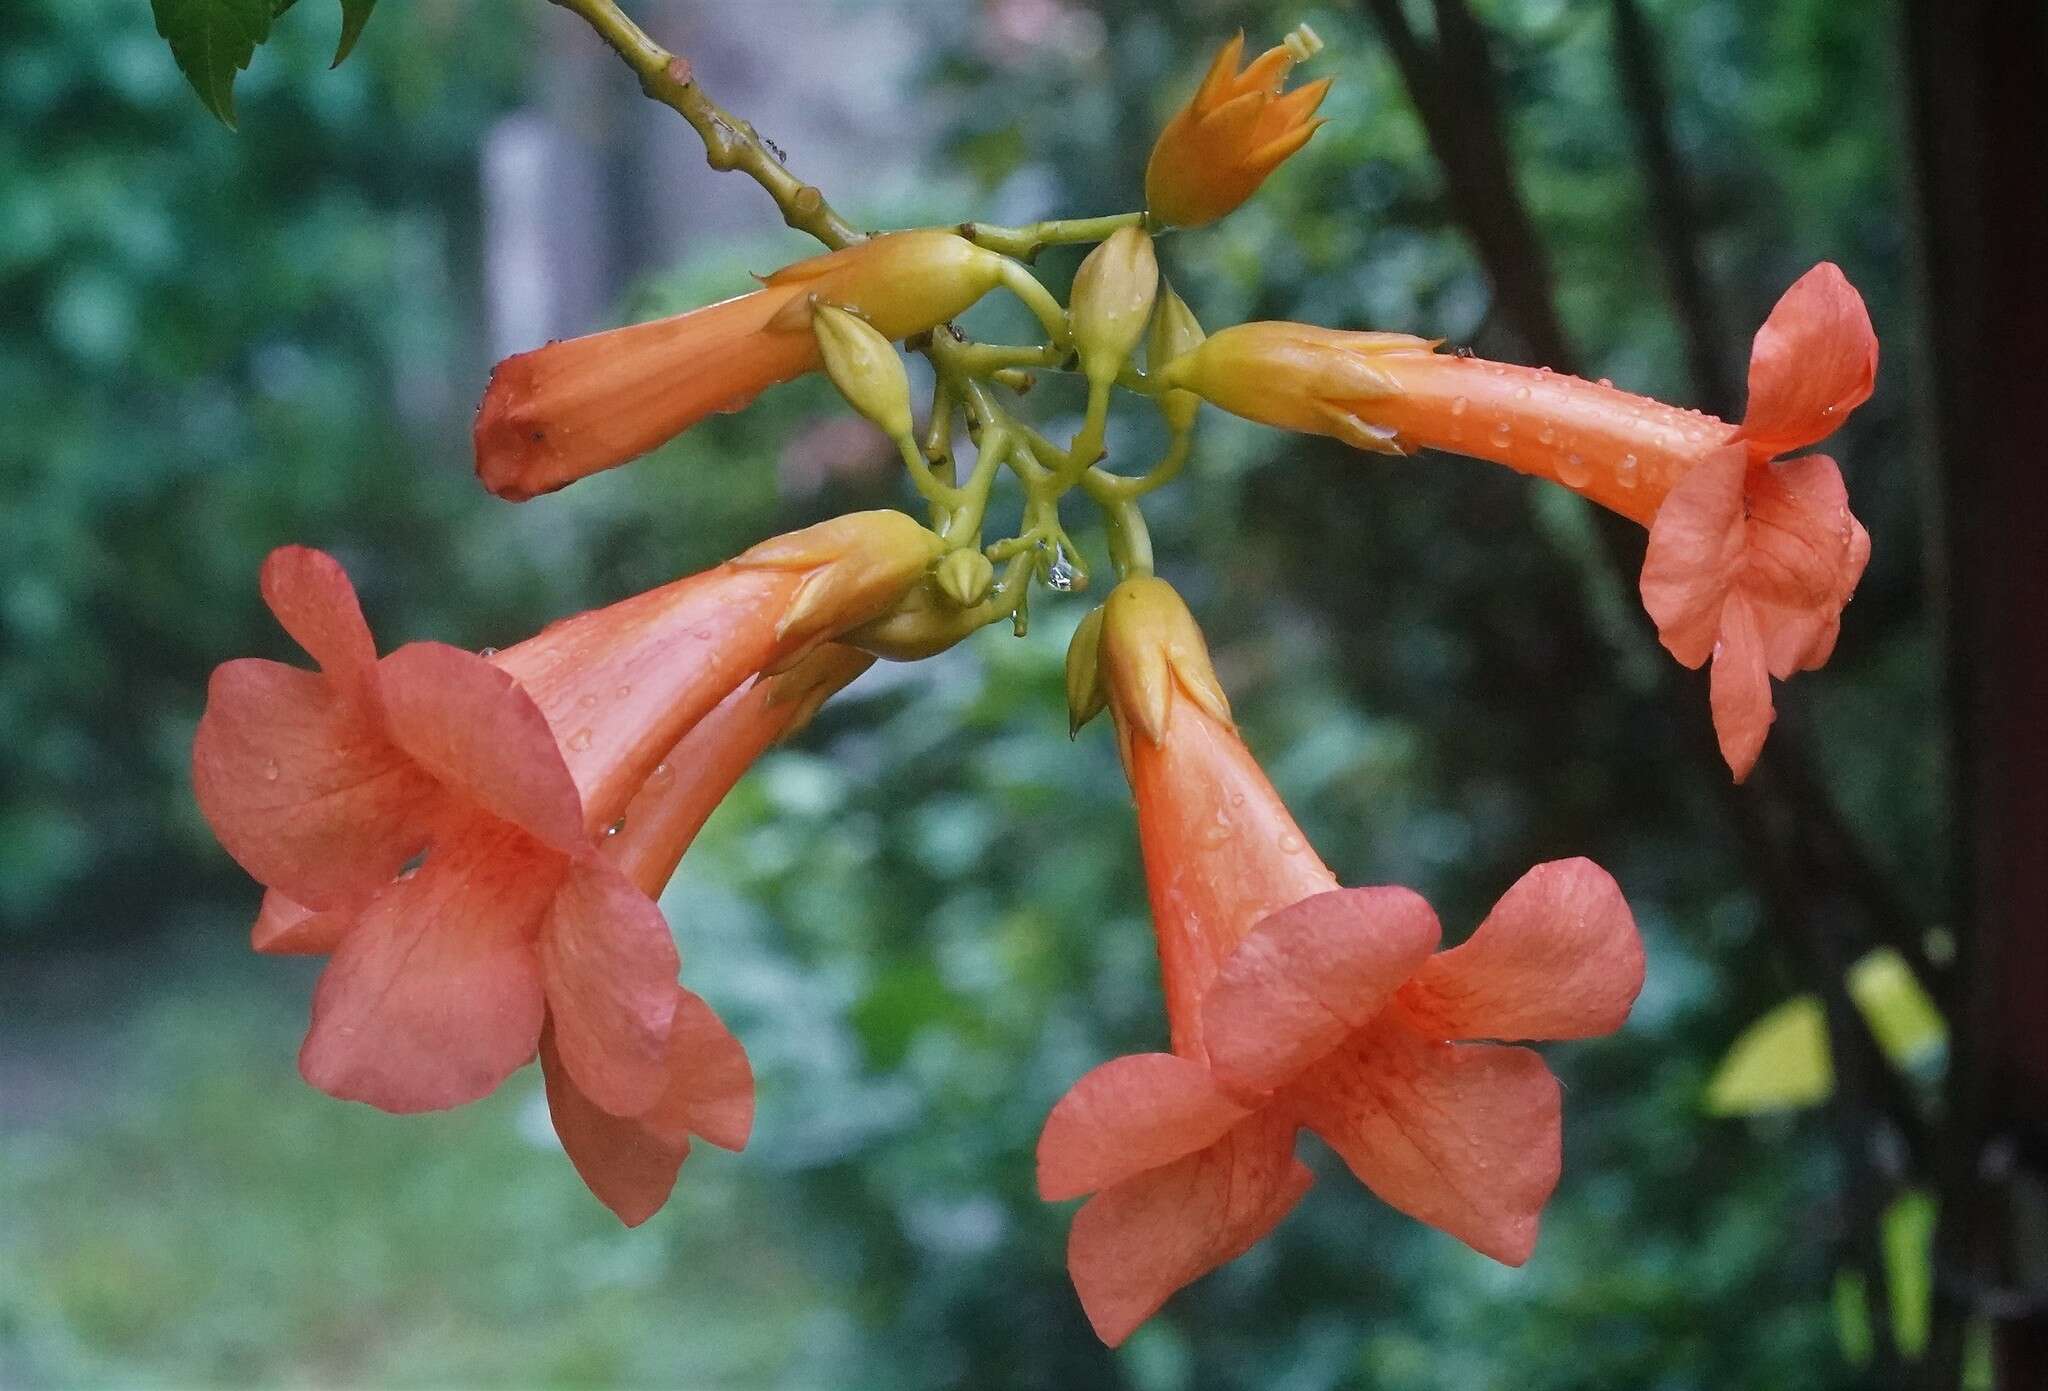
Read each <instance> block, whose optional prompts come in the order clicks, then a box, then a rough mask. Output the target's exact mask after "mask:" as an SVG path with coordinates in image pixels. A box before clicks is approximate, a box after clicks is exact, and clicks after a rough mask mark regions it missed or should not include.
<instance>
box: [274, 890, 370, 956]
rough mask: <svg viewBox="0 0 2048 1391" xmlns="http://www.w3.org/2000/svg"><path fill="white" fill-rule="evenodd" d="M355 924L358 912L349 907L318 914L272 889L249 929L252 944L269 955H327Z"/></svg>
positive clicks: (339, 943)
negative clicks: (351, 910)
mask: <svg viewBox="0 0 2048 1391" xmlns="http://www.w3.org/2000/svg"><path fill="white" fill-rule="evenodd" d="M353 926H355V914H354V913H352V912H350V911H349V910H348V909H346V908H337V909H334V910H332V911H329V912H325V913H316V912H314V911H313V910H312V909H311V908H308V907H306V906H305V905H304V904H302V903H297V902H295V901H293V900H292V899H289V898H287V897H285V896H284V895H283V894H281V893H279V892H278V891H277V890H276V889H268V890H265V891H264V894H263V907H262V908H261V909H260V910H258V912H257V914H256V923H255V925H254V926H253V927H251V928H250V929H249V945H250V946H252V947H254V948H255V949H256V950H257V951H260V952H263V953H265V954H266V955H269V956H326V955H327V954H328V953H330V952H332V951H333V950H334V949H335V948H336V947H337V946H339V945H341V939H342V938H343V937H344V936H346V935H347V934H348V930H349V929H350V928H351V927H353Z"/></svg>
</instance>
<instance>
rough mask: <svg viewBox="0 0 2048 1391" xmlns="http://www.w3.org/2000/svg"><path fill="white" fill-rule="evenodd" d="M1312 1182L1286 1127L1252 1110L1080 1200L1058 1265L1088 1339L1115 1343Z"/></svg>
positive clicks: (1264, 1227) (1251, 1237) (1241, 1249)
mask: <svg viewBox="0 0 2048 1391" xmlns="http://www.w3.org/2000/svg"><path fill="white" fill-rule="evenodd" d="M1313 1182H1314V1176H1313V1175H1311V1174H1310V1173H1309V1171H1308V1169H1307V1168H1306V1167H1305V1166H1304V1165H1303V1164H1302V1163H1301V1162H1300V1161H1299V1160H1297V1159H1296V1158H1295V1157H1294V1127H1293V1126H1292V1125H1291V1124H1289V1123H1287V1122H1285V1121H1282V1120H1280V1119H1277V1118H1275V1117H1273V1116H1269V1115H1267V1114H1265V1113H1263V1112H1261V1113H1256V1114H1254V1115H1253V1116H1251V1117H1250V1118H1249V1119H1247V1120H1245V1121H1243V1122H1242V1123H1240V1124H1239V1125H1238V1126H1237V1127H1236V1128H1235V1129H1233V1130H1231V1131H1229V1132H1227V1133H1226V1134H1225V1135H1224V1136H1223V1137H1222V1138H1221V1139H1219V1140H1217V1141H1216V1143H1215V1144H1213V1145H1210V1146H1209V1147H1208V1148H1206V1149H1203V1150H1199V1151H1197V1152H1196V1153H1194V1154H1191V1155H1189V1156H1187V1157H1186V1158H1185V1159H1181V1160H1177V1161H1175V1162H1174V1163H1172V1164H1169V1165H1167V1166H1166V1167H1164V1168H1161V1169H1154V1170H1151V1171H1150V1172H1148V1173H1144V1174H1140V1175H1138V1176H1137V1177H1136V1178H1133V1179H1129V1180H1127V1181H1126V1182H1123V1183H1120V1184H1118V1185H1117V1186H1116V1187H1114V1188H1111V1189H1109V1190H1107V1191H1106V1192H1103V1193H1098V1194H1097V1195H1096V1196H1095V1197H1093V1198H1091V1199H1089V1200H1088V1203H1087V1205H1086V1206H1085V1207H1083V1208H1082V1209H1081V1210H1080V1211H1079V1212H1077V1213H1075V1214H1074V1227H1073V1230H1072V1232H1071V1233H1069V1235H1068V1238H1067V1271H1068V1273H1069V1274H1070V1275H1072V1277H1073V1280H1074V1289H1075V1292H1076V1293H1078V1294H1079V1295H1080V1296H1081V1307H1082V1308H1083V1309H1085V1310H1086V1311H1087V1313H1088V1321H1089V1322H1090V1323H1091V1324H1093V1325H1094V1326H1095V1333H1096V1336H1097V1337H1099V1338H1101V1339H1102V1341H1103V1342H1105V1343H1107V1344H1109V1345H1110V1346H1111V1347H1115V1346H1116V1345H1117V1344H1119V1343H1121V1342H1123V1340H1124V1339H1125V1338H1128V1337H1129V1336H1130V1335H1131V1332H1132V1330H1134V1329H1135V1328H1137V1326H1138V1325H1139V1324H1141V1323H1143V1322H1144V1321H1145V1320H1146V1319H1148V1318H1150V1317H1152V1315H1153V1314H1154V1313H1156V1312H1158V1310H1159V1307H1160V1306H1161V1305H1163V1304H1164V1303H1166V1301H1167V1300H1168V1299H1169V1298H1171V1297H1172V1296H1173V1294H1174V1292H1175V1291H1176V1290H1178V1289H1180V1288H1181V1287H1182V1286H1183V1285H1187V1284H1190V1283H1192V1282H1193V1281H1195V1280H1198V1279H1200V1278H1201V1277H1202V1276H1204V1275H1206V1274H1208V1273H1209V1272H1210V1271H1212V1270H1214V1269H1215V1268H1216V1267H1217V1266H1219V1265H1222V1264H1224V1263H1225V1262H1226V1261H1230V1260H1234V1259H1236V1258H1237V1257H1238V1256H1241V1255H1243V1254H1244V1253H1245V1252H1246V1251H1248V1250H1250V1249H1251V1248H1252V1247H1253V1246H1254V1245H1256V1244H1257V1243H1258V1242H1259V1241H1260V1240H1261V1239H1262V1238H1263V1237H1264V1236H1265V1235H1266V1234H1267V1233H1268V1232H1270V1231H1272V1230H1273V1228H1274V1227H1276V1226H1278V1225H1279V1223H1280V1219H1281V1218H1283V1217H1285V1216H1286V1215H1287V1214H1288V1213H1289V1212H1291V1211H1293V1209H1294V1205H1295V1204H1296V1203H1298V1202H1300V1201H1301V1195H1302V1194H1303V1193H1306V1192H1307V1191H1308V1187H1309V1185H1310V1184H1311V1183H1313Z"/></svg>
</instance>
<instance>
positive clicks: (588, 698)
mask: <svg viewBox="0 0 2048 1391" xmlns="http://www.w3.org/2000/svg"><path fill="white" fill-rule="evenodd" d="M596 704H597V697H596V696H595V695H593V694H591V693H590V692H589V691H585V692H584V693H583V694H582V695H580V696H577V697H576V708H577V709H578V710H588V709H590V708H591V707H592V706H594V705H596Z"/></svg>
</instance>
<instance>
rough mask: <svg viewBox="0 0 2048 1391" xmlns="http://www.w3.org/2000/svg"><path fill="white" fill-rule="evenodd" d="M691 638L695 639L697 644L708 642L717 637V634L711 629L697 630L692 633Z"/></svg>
mask: <svg viewBox="0 0 2048 1391" xmlns="http://www.w3.org/2000/svg"><path fill="white" fill-rule="evenodd" d="M691 636H692V637H694V638H696V639H697V641H699V642H709V641H711V639H712V638H714V637H716V636H717V632H716V630H714V629H711V628H699V629H698V630H697V631H696V632H694V633H692V634H691Z"/></svg>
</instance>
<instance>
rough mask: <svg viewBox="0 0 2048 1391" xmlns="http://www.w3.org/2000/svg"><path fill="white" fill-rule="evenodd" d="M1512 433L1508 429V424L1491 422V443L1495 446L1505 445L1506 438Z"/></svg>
mask: <svg viewBox="0 0 2048 1391" xmlns="http://www.w3.org/2000/svg"><path fill="white" fill-rule="evenodd" d="M1512 433H1514V432H1513V431H1512V430H1511V429H1510V428H1509V427H1508V423H1507V422H1506V421H1505V420H1496V421H1494V422H1493V442H1494V443H1495V444H1506V443H1507V442H1508V436H1509V435H1510V434H1512Z"/></svg>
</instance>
